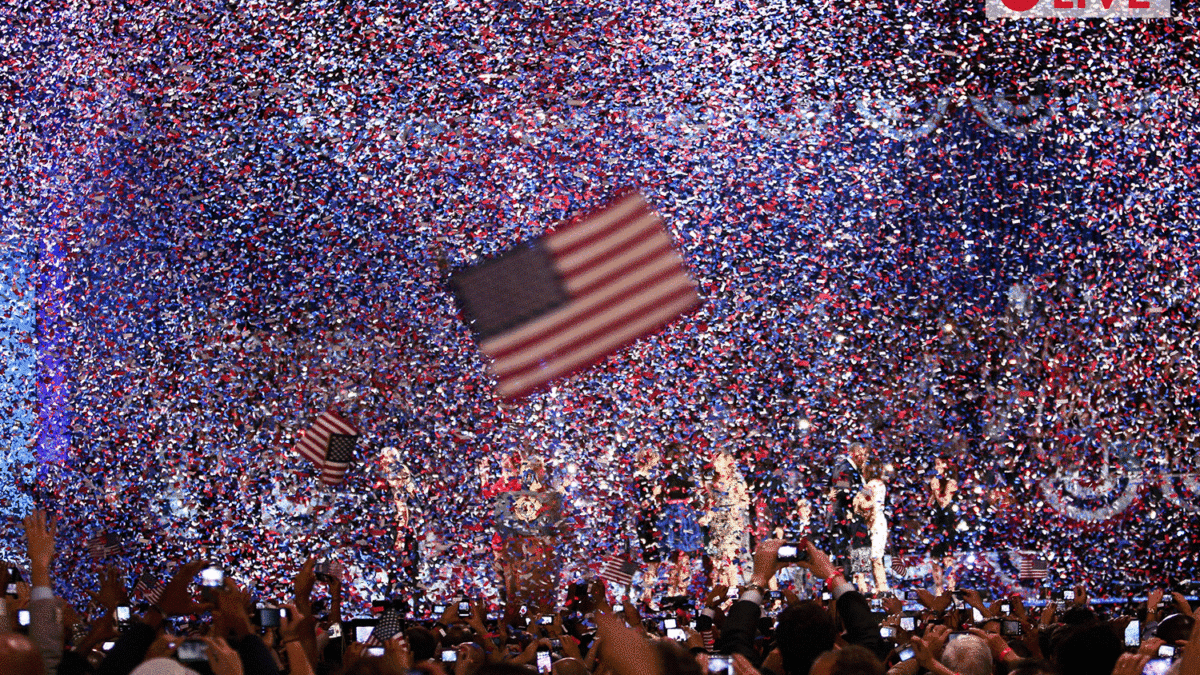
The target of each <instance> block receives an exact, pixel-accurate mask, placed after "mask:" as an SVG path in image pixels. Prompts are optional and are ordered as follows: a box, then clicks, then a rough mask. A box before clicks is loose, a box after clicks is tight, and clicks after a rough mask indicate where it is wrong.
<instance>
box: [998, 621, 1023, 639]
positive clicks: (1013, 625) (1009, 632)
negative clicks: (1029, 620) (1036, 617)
mask: <svg viewBox="0 0 1200 675" xmlns="http://www.w3.org/2000/svg"><path fill="white" fill-rule="evenodd" d="M1000 634H1001V635H1002V636H1004V637H1016V636H1018V635H1020V634H1021V622H1020V621H1013V620H1012V619H1005V620H1004V622H1003V623H1001V624H1000Z"/></svg>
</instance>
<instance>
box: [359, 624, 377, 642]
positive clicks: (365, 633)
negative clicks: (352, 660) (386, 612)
mask: <svg viewBox="0 0 1200 675" xmlns="http://www.w3.org/2000/svg"><path fill="white" fill-rule="evenodd" d="M374 631H375V626H355V627H354V641H355V642H366V641H367V640H370V639H371V633H373V632H374Z"/></svg>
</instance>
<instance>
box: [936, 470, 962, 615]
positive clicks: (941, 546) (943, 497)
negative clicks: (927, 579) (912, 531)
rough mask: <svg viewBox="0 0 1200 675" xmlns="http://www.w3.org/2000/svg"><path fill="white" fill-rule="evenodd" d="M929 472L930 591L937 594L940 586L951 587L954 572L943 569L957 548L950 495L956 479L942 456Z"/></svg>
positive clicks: (955, 509)
mask: <svg viewBox="0 0 1200 675" xmlns="http://www.w3.org/2000/svg"><path fill="white" fill-rule="evenodd" d="M933 473H934V475H933V477H932V478H930V479H929V508H930V518H929V526H930V530H931V533H930V534H931V536H930V542H931V543H932V544H933V546H932V551H931V553H932V558H933V563H932V567H933V588H934V595H941V594H942V590H943V588H945V589H946V590H950V591H953V590H954V576H953V575H950V576H949V578H946V574H945V571H944V570H945V569H947V568H948V567H949V565H950V563H951V562H953V560H954V556H953V555H952V554H953V553H954V551H955V549H956V548H957V539H958V505H957V504H955V502H954V496H955V495H956V494H957V493H958V480H957V479H955V478H954V474H953V472H952V471H951V469H950V462H949V461H948V460H947V459H946V458H945V457H937V458H935V459H934V460H933Z"/></svg>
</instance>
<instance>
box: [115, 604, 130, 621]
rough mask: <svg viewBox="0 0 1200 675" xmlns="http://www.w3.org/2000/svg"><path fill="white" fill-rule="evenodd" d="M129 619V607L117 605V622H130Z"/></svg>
mask: <svg viewBox="0 0 1200 675" xmlns="http://www.w3.org/2000/svg"><path fill="white" fill-rule="evenodd" d="M129 619H130V612H129V605H117V621H128V620H129Z"/></svg>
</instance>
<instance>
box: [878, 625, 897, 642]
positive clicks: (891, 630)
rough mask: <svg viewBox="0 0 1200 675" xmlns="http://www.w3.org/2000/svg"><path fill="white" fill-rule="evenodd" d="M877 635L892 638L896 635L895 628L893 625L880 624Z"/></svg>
mask: <svg viewBox="0 0 1200 675" xmlns="http://www.w3.org/2000/svg"><path fill="white" fill-rule="evenodd" d="M879 637H881V638H886V639H889V640H891V639H894V638H895V637H896V629H895V627H893V626H880V627H879Z"/></svg>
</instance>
